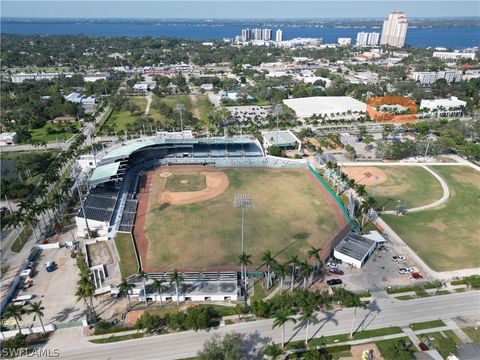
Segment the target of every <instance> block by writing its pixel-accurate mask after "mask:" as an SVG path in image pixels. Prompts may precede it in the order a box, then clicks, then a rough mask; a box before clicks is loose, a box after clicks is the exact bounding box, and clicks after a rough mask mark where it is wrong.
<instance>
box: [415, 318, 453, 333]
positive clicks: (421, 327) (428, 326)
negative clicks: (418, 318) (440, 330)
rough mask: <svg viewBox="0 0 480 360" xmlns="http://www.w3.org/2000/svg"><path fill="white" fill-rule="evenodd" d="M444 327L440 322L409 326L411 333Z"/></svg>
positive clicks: (426, 322) (433, 321) (434, 321)
mask: <svg viewBox="0 0 480 360" xmlns="http://www.w3.org/2000/svg"><path fill="white" fill-rule="evenodd" d="M441 326H446V325H445V323H444V322H443V321H442V320H432V321H425V322H420V323H414V324H410V329H412V330H413V331H417V330H423V329H432V328H436V327H441Z"/></svg>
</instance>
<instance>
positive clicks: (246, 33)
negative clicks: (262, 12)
mask: <svg viewBox="0 0 480 360" xmlns="http://www.w3.org/2000/svg"><path fill="white" fill-rule="evenodd" d="M250 39H251V32H250V29H242V40H243V41H249V40H250Z"/></svg>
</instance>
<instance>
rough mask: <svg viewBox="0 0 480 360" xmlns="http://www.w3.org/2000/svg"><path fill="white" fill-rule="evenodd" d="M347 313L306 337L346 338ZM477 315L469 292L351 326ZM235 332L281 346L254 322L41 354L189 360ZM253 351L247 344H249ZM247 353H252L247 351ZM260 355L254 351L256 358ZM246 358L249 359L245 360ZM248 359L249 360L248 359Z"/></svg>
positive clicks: (365, 313) (77, 344) (60, 341)
mask: <svg viewBox="0 0 480 360" xmlns="http://www.w3.org/2000/svg"><path fill="white" fill-rule="evenodd" d="M353 312H354V310H353V309H345V310H339V311H331V312H326V313H323V312H322V313H319V314H318V319H319V320H320V322H319V324H317V325H314V326H311V327H310V336H311V337H319V336H322V335H335V334H342V333H349V332H350V330H351V327H352V319H353ZM479 315H480V292H479V291H470V292H464V293H457V294H451V295H442V296H434V297H430V298H421V299H415V300H409V301H395V300H389V299H380V300H378V301H373V303H372V304H371V305H370V306H369V307H368V308H366V309H359V310H358V311H357V316H356V320H355V325H354V329H356V331H360V330H365V329H375V328H384V327H389V326H406V325H408V324H411V323H415V322H422V321H428V320H433V319H440V318H452V317H456V316H466V317H473V316H479ZM232 331H234V332H239V333H242V334H244V335H245V337H246V338H248V339H249V340H250V341H252V342H253V341H255V342H256V347H257V349H258V348H262V347H263V345H264V344H268V343H270V342H272V341H274V342H277V343H278V342H280V341H281V328H276V329H272V320H269V319H267V320H258V321H254V322H247V323H242V324H234V325H228V326H222V327H219V328H217V329H213V330H210V331H198V332H194V331H184V332H179V333H174V334H168V335H160V336H151V337H147V338H142V339H134V340H128V341H123V342H117V343H110V344H102V345H98V344H92V343H89V342H88V341H87V340H86V339H85V338H84V337H83V336H82V335H81V329H80V328H75V329H66V330H59V331H57V332H56V333H55V335H54V337H53V338H52V340H51V341H50V342H49V343H48V344H47V345H46V346H45V349H55V348H56V349H58V350H59V352H60V358H61V359H70V360H75V359H78V360H83V359H105V360H107V359H110V360H113V359H182V358H186V357H192V356H195V355H196V353H197V352H198V351H199V350H200V349H201V348H202V346H203V343H204V342H205V341H206V340H207V339H209V338H210V337H211V336H212V335H213V334H215V333H217V334H221V335H223V334H226V333H230V332H232ZM304 337H305V327H304V326H303V324H298V323H297V324H296V325H292V324H291V323H288V325H286V327H285V339H286V340H291V339H293V340H300V339H303V338H304ZM252 345H253V344H252ZM252 348H254V347H253V346H252ZM259 353H261V352H260V351H257V355H258V354H259ZM249 358H250V357H249ZM251 358H252V359H253V358H255V356H252V357H251Z"/></svg>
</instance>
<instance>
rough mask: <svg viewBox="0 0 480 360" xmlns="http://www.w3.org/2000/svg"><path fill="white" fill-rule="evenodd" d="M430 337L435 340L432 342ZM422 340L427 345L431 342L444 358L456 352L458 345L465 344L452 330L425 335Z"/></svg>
mask: <svg viewBox="0 0 480 360" xmlns="http://www.w3.org/2000/svg"><path fill="white" fill-rule="evenodd" d="M429 337H430V338H433V340H430V339H429ZM421 340H423V341H424V342H425V343H426V342H428V341H431V342H432V343H433V347H434V348H435V349H436V350H438V352H439V353H440V354H441V355H442V356H443V357H444V358H446V357H447V356H448V355H450V354H451V353H452V352H454V351H455V348H456V346H457V345H461V344H463V342H462V340H460V339H459V338H458V336H457V335H455V333H454V332H453V331H451V330H446V331H441V332H434V333H429V334H424V335H422V337H421Z"/></svg>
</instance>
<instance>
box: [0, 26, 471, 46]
mask: <svg viewBox="0 0 480 360" xmlns="http://www.w3.org/2000/svg"><path fill="white" fill-rule="evenodd" d="M244 27H245V26H240V25H228V24H221V25H211V24H205V25H198V24H188V23H186V24H165V23H154V22H145V21H138V22H134V21H123V22H122V21H106V22H101V21H88V20H85V21H78V22H68V21H64V22H58V21H48V20H38V21H37V20H30V21H28V22H27V21H19V20H11V19H8V20H2V22H1V33H4V34H6V33H10V34H23V35H31V34H40V35H79V34H83V35H87V36H132V37H143V36H152V37H176V38H190V39H202V40H209V39H223V38H233V37H234V36H235V35H239V34H240V33H241V29H242V28H244ZM273 30H276V29H275V28H273ZM360 31H376V32H380V29H379V28H376V29H366V28H333V27H309V26H298V27H285V28H283V38H284V40H287V39H292V38H296V37H314V38H323V42H324V43H335V42H336V41H337V39H338V38H339V37H349V38H352V41H353V42H354V41H355V39H356V34H357V33H358V32H360ZM406 44H407V45H409V46H412V47H418V48H427V47H446V48H452V49H462V48H467V47H475V46H480V28H479V27H463V28H409V29H408V31H407V39H406Z"/></svg>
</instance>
